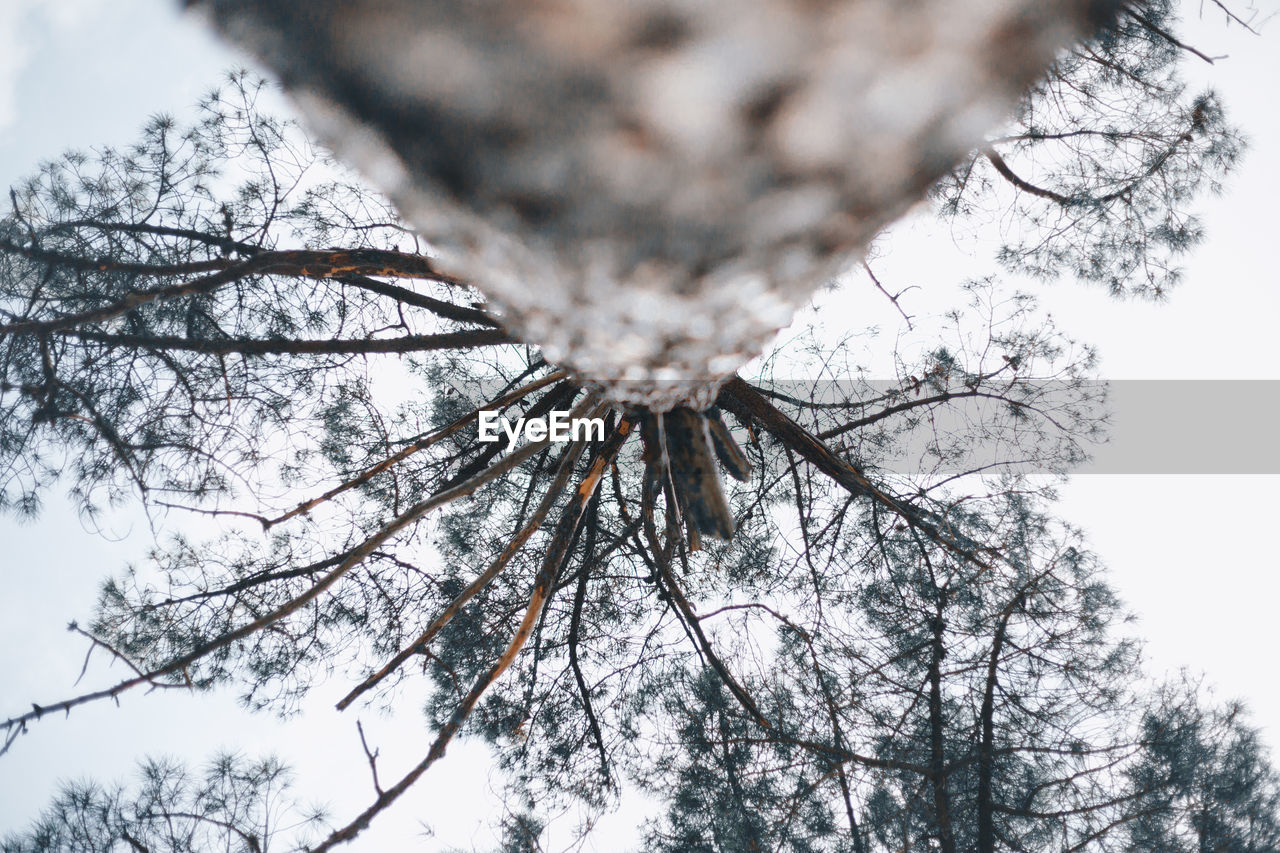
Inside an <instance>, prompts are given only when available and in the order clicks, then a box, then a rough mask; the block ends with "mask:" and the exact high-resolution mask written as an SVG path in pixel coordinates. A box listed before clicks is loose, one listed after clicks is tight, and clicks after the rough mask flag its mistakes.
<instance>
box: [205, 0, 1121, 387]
mask: <svg viewBox="0 0 1280 853" xmlns="http://www.w3.org/2000/svg"><path fill="white" fill-rule="evenodd" d="M188 2H190V4H191V5H194V6H198V7H202V8H205V9H207V10H208V11H210V12H211V13H212V15H213V17H214V19H215V21H216V22H217V23H218V24H219V25H220V26H221V27H222V29H223V30H224V31H225V32H226V33H227V34H229V35H231V36H232V37H233V38H235V39H237V40H239V41H241V42H242V43H244V44H246V45H247V46H249V47H250V48H251V49H253V50H255V51H256V52H257V53H258V55H259V56H261V57H263V58H264V60H265V61H266V62H267V64H268V65H270V66H272V67H273V68H274V70H275V71H276V72H277V73H278V74H279V75H280V76H281V77H282V78H283V80H284V83H285V86H286V88H287V89H289V90H291V91H292V93H293V94H294V96H295V97H296V99H297V101H298V103H299V105H300V106H301V107H302V109H303V112H304V113H305V114H306V115H307V117H308V118H309V120H310V122H311V124H312V126H313V128H314V129H315V130H316V131H318V132H319V133H320V135H321V136H322V138H323V139H324V140H325V141H327V142H328V143H329V144H330V145H331V146H332V147H333V148H334V149H335V150H336V151H337V152H338V153H339V155H340V156H342V157H343V158H344V159H346V160H347V161H348V162H350V163H352V164H354V165H356V166H357V167H358V168H360V169H362V170H363V171H364V173H365V175H366V176H367V177H368V178H369V179H370V180H371V181H372V182H373V183H374V184H376V185H378V186H379V187H380V188H381V189H383V190H384V191H386V192H387V193H388V194H389V195H390V196H391V197H392V198H393V199H394V200H395V201H396V203H397V204H398V205H399V207H400V209H401V212H402V213H404V214H405V215H406V217H407V218H408V219H409V220H410V221H411V222H412V224H413V225H414V226H415V227H416V228H417V229H418V230H419V231H420V232H421V233H422V234H423V235H424V236H425V237H426V238H427V239H428V240H429V241H430V242H431V244H432V246H433V247H434V249H435V250H436V251H437V252H438V258H436V261H437V262H438V264H437V265H438V267H439V268H440V269H441V270H443V271H445V272H447V273H449V274H451V275H454V276H458V277H461V278H464V279H466V280H467V281H470V282H472V283H474V284H475V286H476V287H478V288H479V289H480V290H482V291H483V292H484V293H485V294H486V295H487V296H488V297H489V298H490V300H491V302H492V303H493V304H494V305H495V306H496V307H497V308H498V309H499V310H500V311H501V312H502V319H503V323H504V325H505V327H506V328H507V329H508V330H509V331H510V332H512V333H513V334H515V335H517V336H518V337H520V338H521V339H522V340H523V341H525V342H527V343H530V344H534V345H537V346H539V347H541V348H542V350H543V352H544V355H545V357H546V359H547V361H549V362H551V363H553V364H559V365H562V366H565V367H567V368H569V369H571V370H573V371H574V372H575V373H576V374H577V376H578V377H579V378H581V379H583V380H586V381H589V382H592V383H595V384H597V385H598V386H599V387H600V388H602V389H603V390H604V392H605V393H606V395H607V396H609V397H610V398H611V399H613V400H615V401H621V402H627V403H638V404H641V405H646V406H649V407H650V408H653V409H655V410H665V409H668V408H671V407H673V406H675V405H680V404H685V405H690V406H692V407H693V408H699V409H700V408H705V407H706V406H708V405H710V403H711V401H712V400H713V399H714V396H715V392H716V388H717V386H718V384H719V382H721V381H722V380H723V379H724V378H726V377H727V376H729V375H731V374H732V373H733V372H734V371H735V370H737V369H738V368H739V367H740V366H741V365H742V364H743V363H744V362H746V361H747V360H748V359H750V358H751V357H753V356H754V355H756V354H758V353H759V352H760V351H761V350H762V349H763V348H764V347H765V346H766V345H767V344H768V343H769V342H770V340H771V339H772V338H773V336H774V334H775V332H776V331H777V330H778V329H780V328H781V327H783V326H785V325H787V324H788V323H789V322H790V320H791V316H792V313H793V311H794V310H795V309H796V308H797V307H799V306H801V305H803V304H804V303H805V302H807V301H808V299H809V297H810V296H811V295H812V293H813V292H814V291H815V290H816V289H817V288H818V287H820V286H822V285H823V284H825V283H826V282H828V281H829V280H831V278H833V277H834V276H835V275H836V274H838V273H839V272H840V271H841V270H842V269H843V268H844V267H846V266H847V265H848V264H850V263H851V262H853V261H854V260H855V259H856V258H857V257H858V255H859V254H860V253H861V252H862V251H863V250H864V249H865V247H866V246H867V245H868V243H869V242H870V241H871V240H872V239H873V238H874V237H875V235H876V234H877V233H878V232H879V231H880V230H881V229H882V228H883V227H884V226H885V225H887V224H889V223H890V222H892V221H893V220H894V219H896V218H897V217H898V216H900V215H902V214H903V213H904V212H905V211H906V210H907V209H908V208H909V207H910V206H911V205H912V204H914V203H915V202H916V201H918V200H919V199H921V198H922V197H923V196H924V194H925V192H926V191H927V189H928V188H929V187H930V186H931V185H932V184H933V183H934V182H935V181H936V180H937V179H938V178H939V177H941V176H942V175H943V174H945V173H946V172H947V170H949V169H950V168H951V167H952V166H953V164H954V163H955V162H956V161H957V160H958V159H959V158H960V157H962V156H963V155H964V154H965V153H967V152H968V151H970V150H971V149H972V148H973V147H974V146H975V145H977V144H978V143H979V142H980V141H981V137H982V134H983V132H984V131H986V130H987V129H989V128H990V127H991V126H992V125H993V124H997V123H999V122H1000V120H1001V119H1002V118H1003V117H1004V115H1005V114H1006V113H1007V111H1008V110H1009V108H1010V107H1011V106H1012V104H1013V103H1014V101H1015V100H1016V99H1017V98H1018V97H1019V95H1020V94H1021V93H1022V92H1023V91H1024V90H1025V89H1026V88H1027V87H1028V86H1029V85H1030V84H1031V83H1032V82H1033V81H1034V79H1035V78H1036V77H1037V76H1038V75H1039V74H1040V73H1042V72H1043V70H1044V69H1045V68H1046V66H1047V65H1048V64H1049V63H1050V62H1051V61H1052V60H1053V58H1054V56H1055V55H1056V53H1057V51H1058V50H1060V49H1061V48H1062V47H1064V46H1065V45H1067V44H1068V43H1069V42H1070V41H1071V40H1072V39H1075V38H1078V37H1080V36H1082V35H1084V34H1086V33H1088V32H1089V31H1090V30H1091V29H1092V28H1094V27H1096V26H1097V25H1098V24H1099V23H1100V22H1102V21H1103V20H1104V19H1105V18H1106V17H1107V16H1108V15H1110V14H1111V13H1112V12H1113V11H1114V8H1115V7H1116V6H1117V5H1118V4H1117V3H1116V2H1114V0H919V1H918V2H912V3H902V2H898V0H859V2H840V3H793V2H789V0H721V2H717V3H703V2H700V0H661V2H659V0H639V2H633V3H599V2H595V0H568V2H564V3H554V4H544V3H528V2H526V0H488V2H484V3H454V2H446V0H433V1H432V2H423V0H188Z"/></svg>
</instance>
